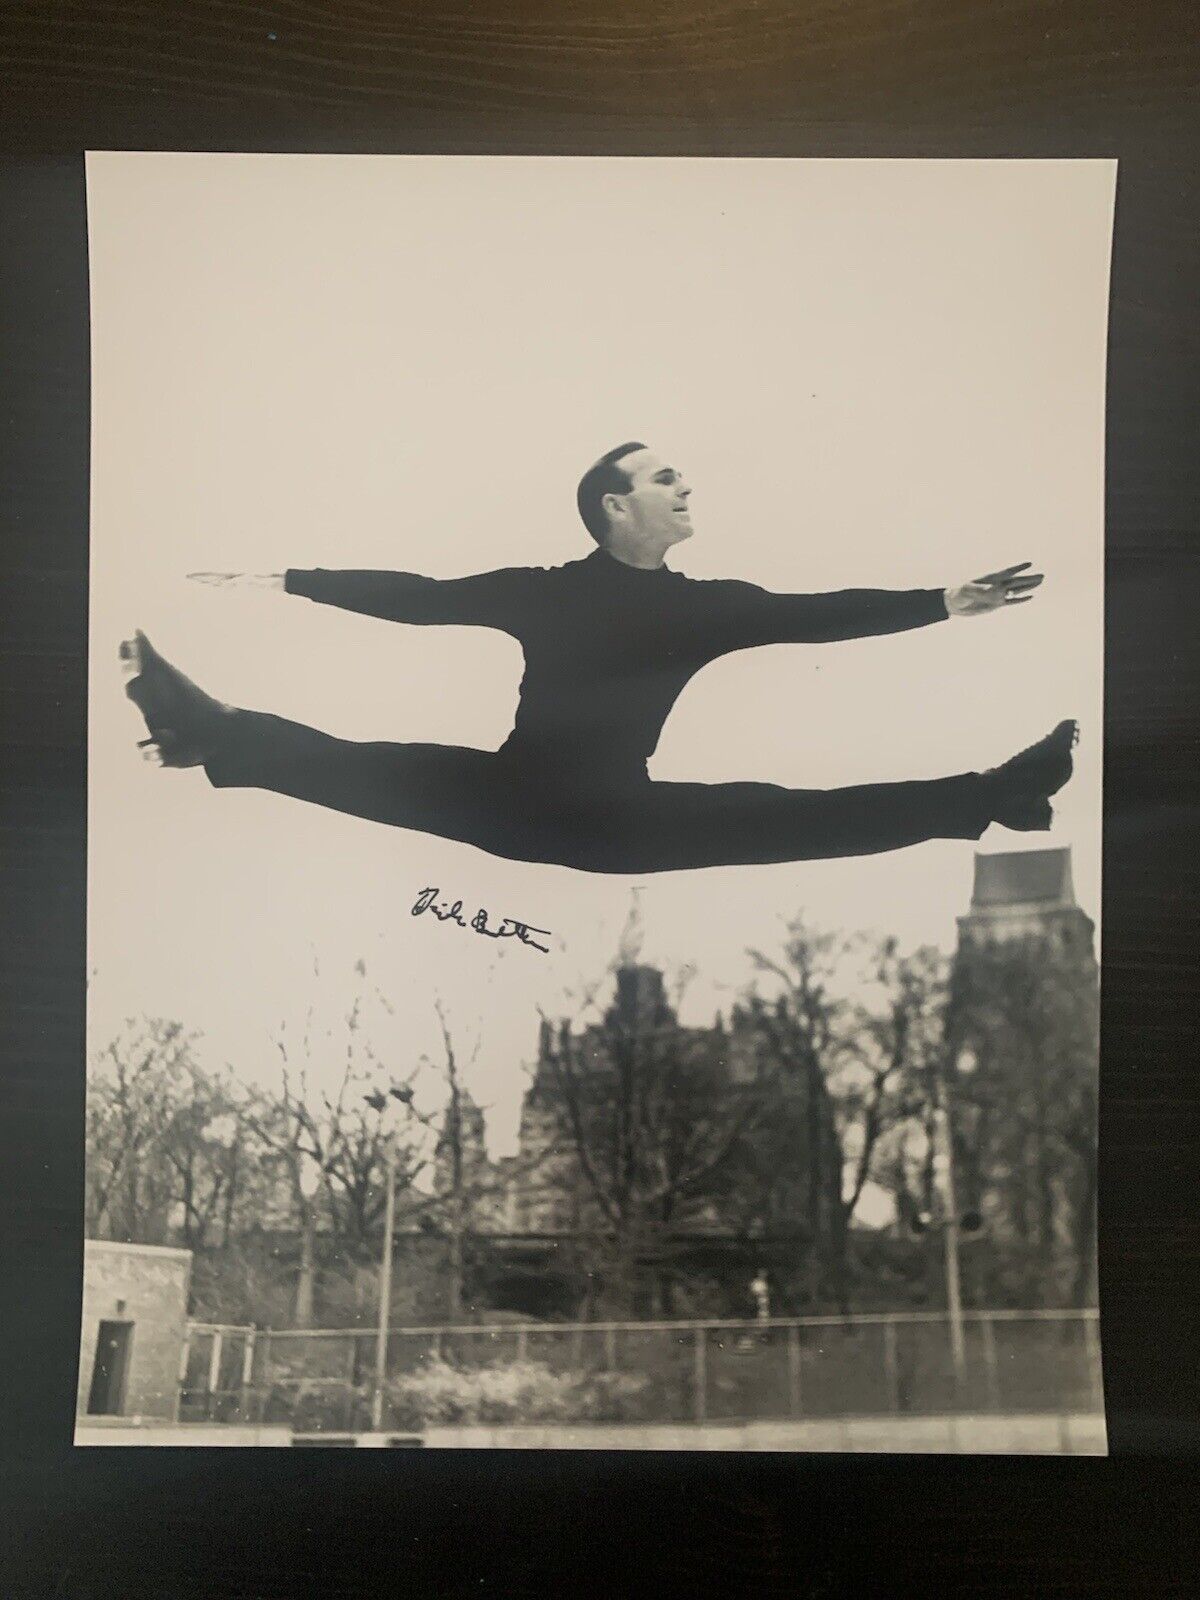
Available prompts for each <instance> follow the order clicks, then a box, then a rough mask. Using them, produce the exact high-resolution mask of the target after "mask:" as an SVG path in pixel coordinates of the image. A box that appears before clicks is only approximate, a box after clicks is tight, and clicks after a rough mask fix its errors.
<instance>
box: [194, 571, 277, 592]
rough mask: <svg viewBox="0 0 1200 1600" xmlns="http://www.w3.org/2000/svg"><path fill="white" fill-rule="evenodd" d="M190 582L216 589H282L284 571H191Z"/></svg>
mask: <svg viewBox="0 0 1200 1600" xmlns="http://www.w3.org/2000/svg"><path fill="white" fill-rule="evenodd" d="M188 581H189V582H190V583H207V584H209V585H210V586H211V587H212V588H214V589H282V588H283V586H284V584H283V573H282V572H189V573H188Z"/></svg>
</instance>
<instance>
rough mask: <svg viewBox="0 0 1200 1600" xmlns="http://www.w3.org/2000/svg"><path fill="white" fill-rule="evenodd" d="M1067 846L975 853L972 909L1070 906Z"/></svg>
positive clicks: (1072, 891) (1072, 897)
mask: <svg viewBox="0 0 1200 1600" xmlns="http://www.w3.org/2000/svg"><path fill="white" fill-rule="evenodd" d="M1074 904H1075V889H1074V885H1073V884H1072V881H1071V851H1070V847H1069V846H1063V847H1062V848H1060V849H1056V850H1009V851H1005V852H1004V854H1002V855H987V856H983V855H977V856H976V857H975V887H974V890H973V891H972V894H971V910H972V911H984V910H993V909H996V908H998V907H1001V906H1018V905H1022V906H1027V905H1058V906H1073V905H1074Z"/></svg>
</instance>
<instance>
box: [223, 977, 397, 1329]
mask: <svg viewBox="0 0 1200 1600" xmlns="http://www.w3.org/2000/svg"><path fill="white" fill-rule="evenodd" d="M355 972H356V975H357V976H358V978H359V979H360V980H361V984H360V988H359V991H358V993H357V994H356V995H355V997H354V999H353V1000H352V1002H351V1003H350V1005H349V1007H348V1009H346V1010H345V1011H342V1012H340V1013H339V1014H338V1015H336V1016H335V1017H334V1019H333V1020H332V1021H331V1022H326V1023H322V1022H321V1021H320V1020H319V1019H318V1016H317V1010H316V994H317V993H319V989H320V976H321V975H320V969H319V966H318V965H316V964H314V999H313V1001H312V1002H311V1003H310V1005H309V1007H308V1010H307V1012H306V1014H305V1017H304V1020H303V1023H302V1025H301V1027H300V1028H299V1029H297V1030H291V1029H289V1028H288V1026H287V1023H286V1021H284V1022H282V1023H281V1024H280V1026H279V1028H278V1030H277V1032H276V1035H275V1039H274V1044H275V1049H276V1053H277V1055H278V1057H279V1078H278V1087H277V1088H275V1089H273V1090H272V1091H270V1092H263V1091H260V1092H258V1093H257V1094H255V1095H254V1096H253V1097H252V1098H251V1099H250V1100H249V1101H248V1103H247V1105H246V1107H245V1108H244V1110H243V1118H244V1120H245V1122H246V1124H247V1125H248V1126H249V1127H250V1128H251V1129H252V1130H253V1132H254V1134H255V1136H256V1138H257V1139H258V1140H259V1141H260V1142H261V1144H262V1146H263V1147H264V1149H265V1151H266V1152H267V1158H268V1161H269V1163H270V1164H271V1165H272V1167H273V1168H274V1170H275V1172H276V1173H277V1175H278V1181H279V1184H280V1186H281V1188H282V1191H283V1194H284V1196H285V1197H286V1205H287V1208H288V1212H289V1215H290V1218H291V1221H292V1224H293V1226H294V1228H295V1231H296V1233H297V1235H298V1237H299V1242H300V1260H299V1267H298V1271H297V1278H296V1292H295V1301H294V1306H293V1318H294V1321H295V1323H296V1325H297V1326H301V1327H303V1326H309V1325H311V1322H312V1317H313V1307H314V1299H315V1289H316V1277H317V1265H318V1263H317V1239H318V1234H319V1232H320V1231H321V1229H322V1226H324V1227H325V1228H326V1229H327V1230H328V1232H329V1234H330V1236H331V1239H332V1241H333V1243H334V1245H335V1247H340V1248H342V1249H350V1250H361V1248H362V1246H363V1245H364V1244H365V1242H366V1240H367V1238H368V1236H369V1235H370V1234H371V1233H372V1232H373V1230H374V1229H375V1227H376V1224H377V1223H378V1221H379V1219H380V1218H381V1216H382V1212H383V1207H384V1203H385V1173H386V1169H387V1141H388V1139H389V1138H391V1137H395V1138H396V1140H397V1143H396V1181H397V1185H398V1187H399V1188H404V1187H407V1186H409V1185H411V1184H412V1183H413V1182H414V1181H415V1180H416V1178H417V1176H418V1174H419V1173H420V1171H421V1170H422V1168H423V1167H424V1165H425V1160H424V1158H423V1157H422V1156H421V1154H420V1153H419V1150H418V1148H417V1145H416V1142H415V1140H414V1139H413V1138H412V1137H411V1135H409V1134H408V1132H407V1130H404V1131H402V1132H401V1133H400V1134H399V1136H395V1135H391V1134H389V1133H388V1132H387V1130H385V1127H384V1125H383V1123H382V1121H381V1119H380V1117H379V1114H378V1112H377V1111H376V1110H374V1109H373V1108H372V1107H371V1106H370V1105H369V1104H368V1103H367V1095H368V1094H369V1093H370V1092H372V1091H373V1090H375V1089H377V1088H378V1085H379V1083H380V1081H381V1078H382V1077H384V1076H385V1075H386V1074H387V1067H386V1064H385V1063H384V1062H382V1061H381V1059H380V1057H379V1054H378V1051H377V1046H376V1044H375V1042H374V1041H373V1039H372V1037H371V1031H370V1029H369V1028H368V1027H367V1026H366V1021H365V1013H366V1008H367V1004H368V1000H369V999H373V1000H376V1001H378V1002H379V1003H380V1004H381V1006H382V1007H383V1009H384V1010H387V1011H390V1007H389V1006H388V1005H387V1002H386V999H385V998H384V997H383V996H382V995H381V994H380V993H379V991H378V990H373V991H370V992H369V993H368V992H366V967H365V965H364V963H363V962H361V961H359V962H358V963H356V966H355ZM410 1077H411V1075H410ZM401 1081H407V1080H401ZM330 1083H331V1084H332V1086H331V1087H330V1086H327V1085H330Z"/></svg>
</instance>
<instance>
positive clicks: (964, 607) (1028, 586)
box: [946, 561, 1043, 617]
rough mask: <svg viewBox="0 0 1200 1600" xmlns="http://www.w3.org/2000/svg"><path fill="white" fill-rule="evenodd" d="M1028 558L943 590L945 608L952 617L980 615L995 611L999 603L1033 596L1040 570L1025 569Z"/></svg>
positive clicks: (1021, 601) (1015, 603)
mask: <svg viewBox="0 0 1200 1600" xmlns="http://www.w3.org/2000/svg"><path fill="white" fill-rule="evenodd" d="M1031 565H1032V563H1031V562H1029V561H1021V562H1019V563H1018V564H1017V565H1016V566H1015V567H1004V568H1003V569H1002V570H1001V571H1000V572H988V573H985V574H984V576H983V577H982V578H973V579H972V580H971V582H970V583H964V584H960V585H959V587H958V588H957V589H947V590H946V611H947V613H948V614H949V615H950V616H952V617H980V616H982V615H983V614H984V612H985V611H999V610H1000V608H1001V606H1020V605H1024V604H1025V602H1026V601H1027V600H1032V599H1033V591H1034V590H1035V589H1036V588H1037V586H1038V584H1039V583H1041V581H1042V576H1043V575H1042V573H1040V572H1028V571H1027V570H1026V569H1027V568H1028V567H1029V566H1031Z"/></svg>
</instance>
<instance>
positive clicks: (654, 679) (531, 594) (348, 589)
mask: <svg viewBox="0 0 1200 1600" xmlns="http://www.w3.org/2000/svg"><path fill="white" fill-rule="evenodd" d="M286 587H287V589H288V591H289V593H291V594H298V595H306V596H307V597H308V598H309V599H311V600H316V601H319V602H320V603H321V604H323V605H333V606H341V607H343V608H345V609H347V610H350V611H358V612H362V613H364V614H365V615H367V616H372V617H383V618H386V619H387V620H389V621H392V622H407V623H414V624H417V625H422V624H425V625H428V624H435V623H445V624H452V625H453V624H460V625H464V624H465V625H474V626H479V627H488V628H497V629H500V630H502V631H503V632H505V633H508V634H510V635H512V637H513V638H515V639H517V640H518V641H519V643H520V645H521V647H522V650H523V652H524V656H525V676H524V678H523V679H522V682H521V690H520V697H519V703H518V706H517V713H516V719H515V726H514V728H513V731H512V734H511V735H510V736H509V739H508V741H507V744H506V746H505V748H506V750H507V751H508V753H509V755H511V756H513V757H517V758H519V759H520V760H522V761H524V762H526V763H527V764H532V765H536V766H537V767H538V768H539V769H540V770H543V771H548V772H552V773H556V774H559V775H561V774H563V773H565V772H573V773H574V774H575V775H576V777H577V778H578V777H580V776H581V775H582V774H584V773H586V774H587V775H588V776H587V781H588V783H589V784H600V783H607V782H611V781H621V782H623V781H626V779H627V777H628V776H629V775H630V774H634V775H636V774H637V773H639V772H640V773H641V775H642V777H643V778H644V777H645V772H646V762H647V760H648V758H649V757H650V755H651V754H652V753H653V751H654V749H655V746H656V745H657V743H658V738H659V734H660V733H661V731H662V727H663V724H664V723H665V721H666V719H667V717H668V716H669V715H670V711H671V707H672V706H673V705H674V703H675V701H676V700H677V699H678V697H679V695H680V693H681V692H682V691H683V689H684V687H685V685H686V684H687V682H688V680H689V679H690V678H692V677H693V676H694V675H695V674H696V673H697V672H698V671H700V669H701V668H702V667H703V666H704V665H705V663H706V662H709V661H713V660H715V659H716V658H717V657H718V656H722V655H725V654H727V653H728V652H730V651H734V650H745V649H748V648H750V647H752V646H754V645H766V644H789V643H796V644H799V643H823V642H827V641H830V640H835V639H855V638H863V637H866V636H869V635H873V634H883V633H898V632H901V631H902V630H904V629H908V628H919V627H923V626H924V625H925V624H927V623H931V622H938V621H940V620H942V619H943V618H944V617H945V616H946V607H945V601H944V598H943V592H942V591H941V590H940V589H914V590H907V591H901V592H892V591H887V590H878V589H850V590H845V591H843V592H841V593H838V594H815V595H806V594H771V593H769V592H768V591H767V590H765V589H760V588H758V587H757V586H756V585H754V584H752V583H741V582H737V581H733V580H717V581H711V582H708V581H706V582H700V581H697V580H695V579H691V578H687V577H685V576H684V575H683V574H682V573H679V572H672V571H671V570H670V569H669V568H666V567H658V568H654V569H650V570H643V569H641V568H634V567H629V566H626V565H624V564H623V563H622V562H619V561H616V560H614V559H613V557H611V556H609V555H608V554H607V553H606V552H605V551H603V550H596V551H594V552H593V553H592V554H591V555H590V556H588V557H586V558H585V559H583V560H581V561H574V562H569V563H568V564H567V565H566V566H562V567H551V568H539V567H509V568H504V569H502V570H500V571H498V572H485V573H480V574H478V575H477V576H475V577H470V578H453V579H448V580H447V579H436V578H424V577H418V576H416V575H415V574H412V573H406V572H327V571H324V570H322V569H317V570H315V571H297V570H295V569H293V570H290V571H289V572H288V573H287V577H286Z"/></svg>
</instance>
